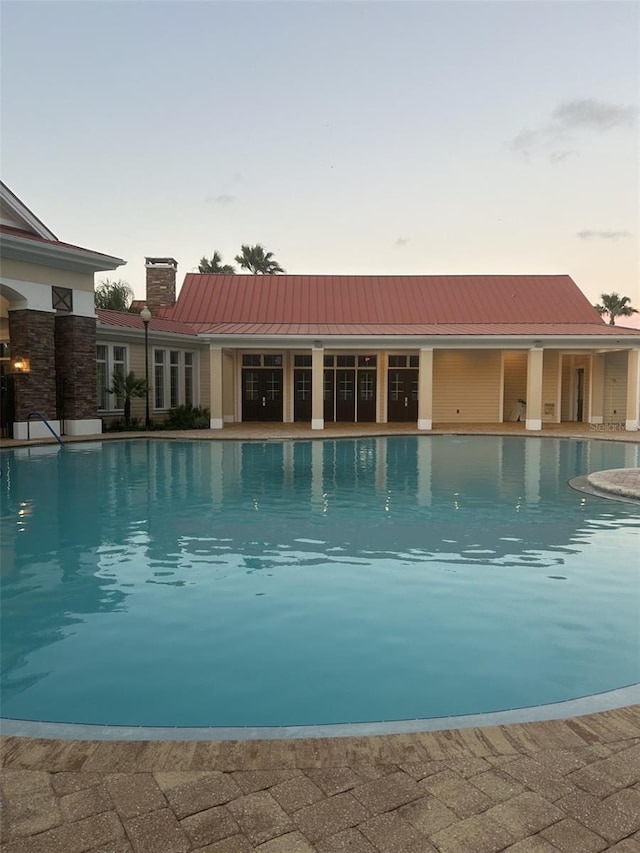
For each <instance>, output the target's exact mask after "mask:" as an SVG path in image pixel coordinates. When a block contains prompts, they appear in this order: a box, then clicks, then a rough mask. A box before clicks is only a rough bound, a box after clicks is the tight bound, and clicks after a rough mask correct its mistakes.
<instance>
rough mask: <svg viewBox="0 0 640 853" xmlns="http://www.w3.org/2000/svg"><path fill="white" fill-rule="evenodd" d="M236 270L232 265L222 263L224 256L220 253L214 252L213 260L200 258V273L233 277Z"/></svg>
mask: <svg viewBox="0 0 640 853" xmlns="http://www.w3.org/2000/svg"><path fill="white" fill-rule="evenodd" d="M235 271H236V268H235V267H234V266H232V265H231V264H223V263H222V255H221V254H220V252H214V253H213V257H212V258H211V260H209V259H208V258H205V257H204V256H203V257H202V258H200V264H199V266H198V272H204V273H214V274H215V275H233V273H235Z"/></svg>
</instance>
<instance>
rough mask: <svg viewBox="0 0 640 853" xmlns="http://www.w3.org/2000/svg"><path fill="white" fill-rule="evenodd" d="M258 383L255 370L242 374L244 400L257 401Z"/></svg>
mask: <svg viewBox="0 0 640 853" xmlns="http://www.w3.org/2000/svg"><path fill="white" fill-rule="evenodd" d="M258 386H259V383H258V371H257V370H245V372H244V398H245V400H250V401H252V400H257V399H258V396H259V387H258Z"/></svg>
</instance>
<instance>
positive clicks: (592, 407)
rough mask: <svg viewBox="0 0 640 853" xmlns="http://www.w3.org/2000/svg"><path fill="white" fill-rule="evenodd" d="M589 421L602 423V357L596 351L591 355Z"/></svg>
mask: <svg viewBox="0 0 640 853" xmlns="http://www.w3.org/2000/svg"><path fill="white" fill-rule="evenodd" d="M589 423H590V424H602V423H604V357H603V356H602V355H597V354H596V353H594V354H593V355H592V356H591V383H590V391H589Z"/></svg>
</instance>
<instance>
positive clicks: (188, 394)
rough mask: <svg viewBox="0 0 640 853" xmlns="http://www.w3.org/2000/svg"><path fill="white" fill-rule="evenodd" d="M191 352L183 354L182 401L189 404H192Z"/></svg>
mask: <svg viewBox="0 0 640 853" xmlns="http://www.w3.org/2000/svg"><path fill="white" fill-rule="evenodd" d="M193 400H194V395H193V353H192V352H185V354H184V402H185V405H187V406H189V405H192V404H193Z"/></svg>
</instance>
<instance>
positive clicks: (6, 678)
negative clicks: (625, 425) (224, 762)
mask: <svg viewBox="0 0 640 853" xmlns="http://www.w3.org/2000/svg"><path fill="white" fill-rule="evenodd" d="M639 460H640V445H638V444H616V443H609V442H603V441H592V442H589V441H570V440H566V439H553V438H544V439H542V438H531V437H530V438H526V439H522V438H517V437H492V436H477V437H454V436H406V437H405V436H402V437H400V436H398V437H390V438H365V439H356V440H347V439H342V440H339V441H329V440H314V441H295V442H294V441H284V442H271V441H269V442H235V441H233V442H232V441H214V442H187V441H179V440H178V441H135V442H104V443H94V444H76V445H71V446H68V447H67V448H65V449H64V450H60V449H59V448H57V447H56V448H52V447H46V448H29V449H16V450H13V451H5V452H3V453H2V454H1V456H0V464H1V473H2V476H1V477H0V487H1V490H2V506H1V519H0V534H1V543H2V581H3V594H2V617H3V619H2V643H3V654H2V712H3V715H4V716H5V717H13V718H19V719H25V720H46V721H52V722H75V723H97V724H103V723H109V724H114V725H147V726H209V725H212V726H244V725H251V726H268V725H308V724H314V723H324V724H326V723H343V722H360V721H377V720H394V719H408V718H423V717H434V716H436V717H439V716H445V715H457V714H470V713H475V712H491V711H497V710H503V709H508V708H517V707H524V706H529V705H536V704H540V703H548V702H557V701H561V700H565V699H571V698H576V697H580V696H585V695H587V694H591V693H595V692H600V691H606V690H610V689H613V688H617V687H621V686H626V685H628V684H631V683H634V682H638V681H640V628H639V619H638V614H639V613H640V577H639V561H638V553H639V549H638V545H639V541H640V540H639V539H638V533H639V530H640V512H639V511H638V508H637V507H636V506H633V505H631V504H625V503H620V502H616V501H608V500H604V499H602V498H598V497H591V496H586V495H584V494H582V493H580V492H576V491H574V490H572V489H571V488H569V487H568V485H567V480H568V479H570V478H572V477H574V476H576V475H580V474H585V473H587V472H589V471H593V470H600V469H605V468H615V467H623V466H627V467H640V463H639Z"/></svg>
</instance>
